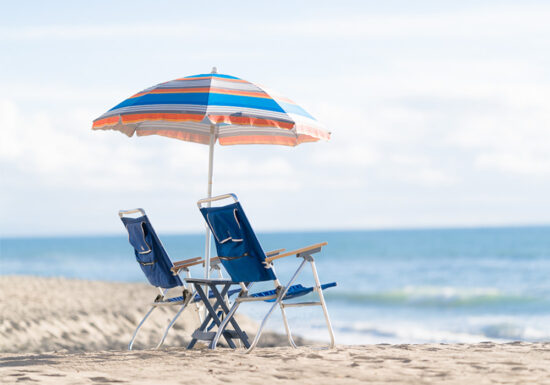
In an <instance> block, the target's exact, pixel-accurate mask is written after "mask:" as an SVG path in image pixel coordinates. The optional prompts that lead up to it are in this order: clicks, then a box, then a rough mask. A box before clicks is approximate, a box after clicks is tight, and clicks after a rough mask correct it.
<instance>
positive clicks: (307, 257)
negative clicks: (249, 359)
mask: <svg viewBox="0 0 550 385" xmlns="http://www.w3.org/2000/svg"><path fill="white" fill-rule="evenodd" d="M228 198H232V199H233V200H234V201H235V202H238V198H237V196H236V195H235V194H224V195H220V196H216V197H212V198H207V199H201V200H199V201H198V202H197V205H198V206H199V208H201V205H202V204H204V203H211V202H214V201H219V200H223V199H228ZM325 245H326V242H324V243H320V244H317V245H312V246H310V247H306V248H303V249H299V250H296V251H291V252H287V253H284V254H280V253H279V251H276V252H274V253H270V254H268V255H269V257H268V258H267V259H266V261H265V262H264V264H265V265H266V267H268V268H271V269H273V270H274V266H273V260H275V259H279V258H283V257H286V256H291V255H296V257H297V258H302V262H301V263H300V265H299V266H298V268H297V269H296V271H295V272H294V274H293V276H292V278H290V280H289V281H288V283H287V284H286V285H285V286H282V285H281V284H280V282H279V280H278V279H275V280H274V281H273V283H274V286H275V290H276V294H274V295H272V296H266V297H256V296H254V295H253V294H250V293H249V290H250V288H251V286H252V284H253V283H246V282H231V284H239V285H240V286H241V289H242V290H241V293H239V296H238V297H237V298H236V299H235V301H234V303H233V306H232V307H231V308H230V309H229V311H228V312H226V313H225V318H224V319H223V320H222V321H221V323H220V324H219V326H218V331H217V333H216V334H215V336H214V337H213V339H212V340H211V343H210V348H211V349H215V348H216V345H217V343H218V340H219V339H220V337H221V336H222V335H223V334H224V331H225V328H226V327H227V325H228V324H229V323H231V324H232V325H234V318H233V317H234V316H235V313H236V311H237V309H238V308H239V306H240V304H241V303H243V302H254V301H265V300H269V299H274V300H275V302H274V303H273V305H272V306H271V308H270V309H269V311H268V312H267V314H266V315H265V316H264V318H263V320H262V322H261V324H260V326H259V328H258V331H257V332H256V336H255V337H254V340H253V341H252V343H251V344H250V346H247V344H246V343H244V341H243V343H244V345H245V346H246V347H247V350H246V353H250V352H251V351H252V350H253V349H254V348H255V347H256V345H257V344H258V341H259V340H260V337H261V334H262V332H263V329H264V327H265V325H266V323H267V321H268V319H269V317H270V316H271V314H272V313H273V311H274V310H275V308H277V306H278V307H279V308H280V310H281V314H282V317H283V323H284V326H285V332H286V335H287V339H288V342H289V344H290V346H292V347H293V348H296V347H297V345H296V343H295V342H294V339H293V338H292V333H291V330H290V326H289V323H288V320H287V316H286V311H285V308H290V307H302V306H321V307H322V309H323V314H324V317H325V322H326V326H327V330H328V334H329V337H330V343H329V345H328V348H333V347H334V344H335V338H334V331H333V329H332V323H331V321H330V316H329V314H328V309H327V306H326V302H325V297H324V295H323V290H322V288H321V283H320V280H319V274H318V273H317V268H316V266H315V259H314V257H313V254H315V253H318V252H320V251H321V248H322V247H323V246H325ZM280 251H283V250H280ZM307 262H309V263H310V266H311V270H312V273H313V277H314V280H315V286H314V288H313V292H315V293H317V295H318V296H319V301H314V302H298V303H287V302H285V296H286V295H287V293H288V290H289V289H290V287H291V286H292V285H293V283H294V282H295V281H296V278H297V277H298V275H299V274H300V272H301V271H302V269H303V268H304V266H305V264H306V263H307ZM273 272H274V273H275V271H273ZM186 281H187V282H193V283H195V282H197V281H198V280H195V279H186ZM201 281H202V284H205V283H206V284H209V285H210V284H214V285H215V283H214V282H215V280H204V279H203V280H201ZM228 282H229V281H228ZM195 285H196V284H195Z"/></svg>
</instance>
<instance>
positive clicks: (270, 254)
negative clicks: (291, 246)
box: [265, 249, 286, 257]
mask: <svg viewBox="0 0 550 385" xmlns="http://www.w3.org/2000/svg"><path fill="white" fill-rule="evenodd" d="M285 250H286V249H277V250H272V251H268V252H267V253H265V255H266V257H273V256H274V255H278V254H281V253H282V252H283V251H285Z"/></svg>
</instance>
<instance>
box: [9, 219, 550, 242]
mask: <svg viewBox="0 0 550 385" xmlns="http://www.w3.org/2000/svg"><path fill="white" fill-rule="evenodd" d="M547 227H550V223H539V224H505V225H498V224H492V225H456V226H452V225H450V226H418V227H417V226H409V227H407V226H403V227H364V228H334V229H290V230H259V231H256V233H258V234H291V233H298V234H299V233H344V232H353V233H357V232H392V231H395V232H399V231H437V230H442V231H448V230H493V229H495V230H496V229H529V228H533V229H534V228H547ZM162 234H163V236H177V235H185V236H192V235H204V232H196V231H193V232H185V231H183V232H173V231H167V232H163V233H162ZM119 235H125V233H124V232H120V233H114V232H113V233H81V234H62V233H57V234H55V233H54V234H36V235H32V234H14V235H7V236H6V235H0V240H7V239H30V238H98V237H116V236H119Z"/></svg>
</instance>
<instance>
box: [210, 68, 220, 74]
mask: <svg viewBox="0 0 550 385" xmlns="http://www.w3.org/2000/svg"><path fill="white" fill-rule="evenodd" d="M210 73H211V74H217V73H218V69H217V68H216V67H212V71H211V72H210Z"/></svg>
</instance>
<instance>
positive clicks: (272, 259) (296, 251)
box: [265, 242, 328, 263]
mask: <svg viewBox="0 0 550 385" xmlns="http://www.w3.org/2000/svg"><path fill="white" fill-rule="evenodd" d="M326 245H328V243H327V242H321V243H317V244H315V245H311V246H307V247H303V248H301V249H297V250H293V251H289V252H287V253H284V254H279V255H274V256H272V257H267V258H266V259H265V261H266V262H267V263H270V262H272V261H274V260H276V259H279V258H284V257H288V256H290V255H296V254H301V253H305V252H308V251H310V250H314V249H319V248H321V247H323V246H326Z"/></svg>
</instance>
